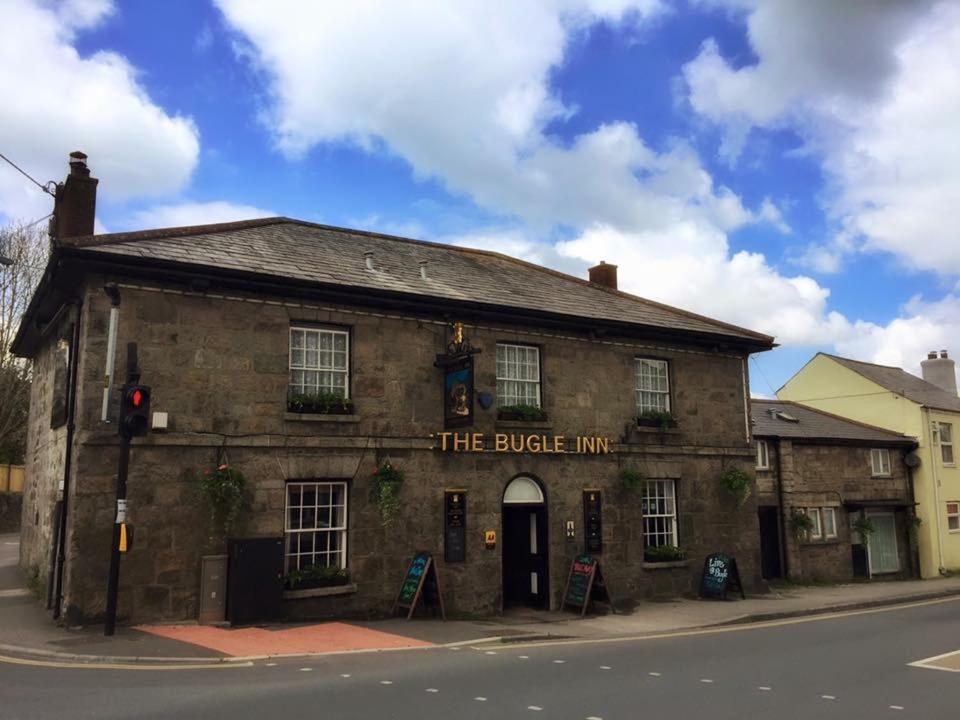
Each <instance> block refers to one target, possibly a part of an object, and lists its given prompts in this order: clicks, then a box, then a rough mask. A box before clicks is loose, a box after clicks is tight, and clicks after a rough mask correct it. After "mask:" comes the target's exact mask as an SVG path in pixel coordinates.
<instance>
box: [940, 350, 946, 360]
mask: <svg viewBox="0 0 960 720" xmlns="http://www.w3.org/2000/svg"><path fill="white" fill-rule="evenodd" d="M940 357H941V358H943V359H944V360H946V359H947V351H946V350H941V351H940Z"/></svg>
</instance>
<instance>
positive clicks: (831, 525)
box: [823, 507, 837, 539]
mask: <svg viewBox="0 0 960 720" xmlns="http://www.w3.org/2000/svg"><path fill="white" fill-rule="evenodd" d="M823 536H824V537H825V538H828V539H830V538H835V537H836V536H837V511H836V508H832V507H825V508H824V509H823Z"/></svg>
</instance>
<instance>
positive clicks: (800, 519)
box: [790, 510, 813, 540]
mask: <svg viewBox="0 0 960 720" xmlns="http://www.w3.org/2000/svg"><path fill="white" fill-rule="evenodd" d="M790 525H791V527H793V534H794V536H795V537H796V538H797V539H798V540H806V539H807V538H808V537H810V533H811V532H812V531H813V518H812V517H810V516H809V515H807V514H806V513H805V512H800V511H799V510H793V511H792V512H791V513H790Z"/></svg>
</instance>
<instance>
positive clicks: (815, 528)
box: [802, 508, 823, 540]
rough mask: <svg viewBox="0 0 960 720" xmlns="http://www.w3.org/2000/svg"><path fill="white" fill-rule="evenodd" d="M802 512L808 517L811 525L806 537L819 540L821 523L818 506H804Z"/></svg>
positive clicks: (821, 530) (821, 529) (821, 533)
mask: <svg viewBox="0 0 960 720" xmlns="http://www.w3.org/2000/svg"><path fill="white" fill-rule="evenodd" d="M802 512H803V513H805V514H806V515H807V517H809V518H810V520H811V522H812V523H813V525H812V526H811V528H810V533H809V535H808V537H809V538H810V539H811V540H819V539H820V538H822V537H823V525H821V524H820V508H805V509H804V510H802Z"/></svg>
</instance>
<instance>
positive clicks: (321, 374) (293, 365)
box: [287, 324, 350, 399]
mask: <svg viewBox="0 0 960 720" xmlns="http://www.w3.org/2000/svg"><path fill="white" fill-rule="evenodd" d="M298 334H301V335H302V339H303V342H302V343H300V346H299V347H296V345H298V343H297V342H296V337H297V335H298ZM311 339H312V340H313V341H314V342H313V345H314V347H310V344H311V343H310V340H311ZM324 340H327V341H328V343H327V344H328V345H329V347H327V348H324V347H323V345H324ZM338 341H342V347H339V348H338V347H337V345H338ZM311 353H314V354H315V358H316V359H315V361H313V362H311V359H310V354H311ZM327 360H329V362H327ZM288 362H289V377H288V380H287V387H288V388H289V392H290V393H291V394H293V395H301V394H302V395H316V394H318V393H321V392H328V393H332V394H334V395H340V396H341V397H343V398H344V399H348V398H349V397H350V332H349V331H348V330H345V329H342V328H331V327H315V326H310V325H296V324H294V325H291V326H290V333H289V360H288ZM298 373H300V375H298ZM307 373H310V374H314V373H315V374H316V382H307V381H306V377H307ZM298 377H299V378H300V380H299V381H295V378H298ZM338 380H342V384H341V382H338ZM325 381H328V382H325ZM341 392H342V395H341Z"/></svg>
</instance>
